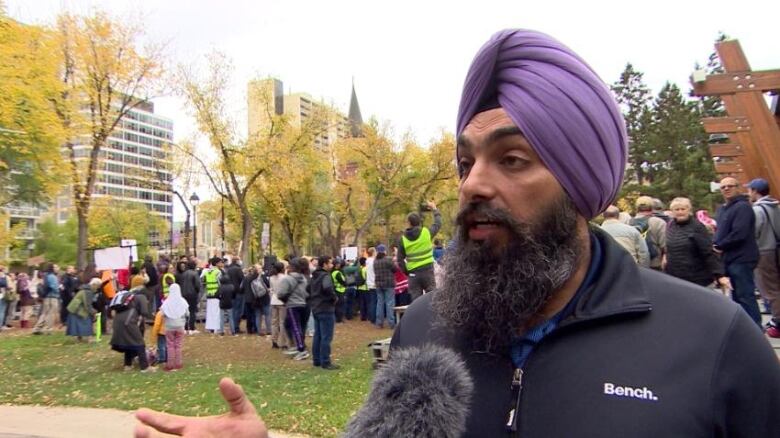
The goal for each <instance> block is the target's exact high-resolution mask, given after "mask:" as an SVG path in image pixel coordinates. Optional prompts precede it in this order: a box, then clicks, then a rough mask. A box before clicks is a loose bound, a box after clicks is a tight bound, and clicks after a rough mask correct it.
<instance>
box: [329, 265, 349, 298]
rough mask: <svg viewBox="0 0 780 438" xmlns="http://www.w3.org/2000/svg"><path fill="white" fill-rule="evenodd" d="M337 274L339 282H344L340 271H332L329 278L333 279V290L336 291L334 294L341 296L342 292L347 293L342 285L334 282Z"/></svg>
mask: <svg viewBox="0 0 780 438" xmlns="http://www.w3.org/2000/svg"><path fill="white" fill-rule="evenodd" d="M339 274H341V280H342V281H344V274H343V273H342V272H341V271H339V270H333V271H332V272H331V273H330V278H332V279H333V289H335V290H336V293H337V294H343V293H344V292H346V291H347V287H346V286H344V285H343V284H341V283H339V282H338V281H336V277H338V276H339Z"/></svg>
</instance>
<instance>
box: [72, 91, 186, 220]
mask: <svg viewBox="0 0 780 438" xmlns="http://www.w3.org/2000/svg"><path fill="white" fill-rule="evenodd" d="M172 142H173V121H171V119H168V118H165V117H161V116H159V115H157V114H154V104H153V103H151V102H146V103H144V104H142V105H139V106H137V107H135V108H134V109H132V110H130V111H129V112H128V113H127V115H126V116H125V117H124V118H123V119H122V120H121V121H120V123H119V125H118V126H117V129H115V130H114V132H113V133H112V134H111V136H110V137H109V138H108V141H107V142H106V145H105V147H103V148H102V150H101V151H100V161H99V164H98V172H97V182H96V184H95V190H94V192H93V197H95V198H99V197H103V196H110V197H111V198H113V199H116V200H119V201H127V202H136V203H139V204H142V205H144V206H145V207H146V208H147V209H148V210H149V211H150V212H151V213H152V214H155V215H158V216H162V217H164V218H165V219H166V220H169V221H170V218H171V217H172V215H173V192H172V189H171V180H172V178H171V173H170V165H171V163H170V149H171V143H172ZM91 149H92V147H91V146H90V145H89V144H81V145H77V146H76V147H75V151H76V157H77V159H78V158H82V157H83V158H84V159H86V158H87V157H88V156H89V153H90V151H91ZM57 218H58V220H60V221H62V220H67V215H66V214H58V216H57Z"/></svg>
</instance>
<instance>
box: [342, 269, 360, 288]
mask: <svg viewBox="0 0 780 438" xmlns="http://www.w3.org/2000/svg"><path fill="white" fill-rule="evenodd" d="M356 274H357V272H356V271H350V272H349V274H347V275H345V276H344V278H345V280H344V283H345V284H346V285H347V287H352V286H357V285H358V284H357V277H358V275H356Z"/></svg>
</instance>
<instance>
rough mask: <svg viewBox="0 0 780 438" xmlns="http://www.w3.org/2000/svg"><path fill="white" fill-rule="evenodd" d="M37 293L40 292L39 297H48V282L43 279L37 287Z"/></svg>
mask: <svg viewBox="0 0 780 438" xmlns="http://www.w3.org/2000/svg"><path fill="white" fill-rule="evenodd" d="M35 293H36V294H38V298H46V295H48V294H49V288H48V287H46V284H45V283H44V282H43V281H41V282H39V283H38V285H37V286H36V287H35Z"/></svg>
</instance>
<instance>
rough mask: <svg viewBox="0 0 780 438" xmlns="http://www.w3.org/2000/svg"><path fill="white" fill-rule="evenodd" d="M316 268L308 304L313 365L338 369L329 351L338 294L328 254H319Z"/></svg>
mask: <svg viewBox="0 0 780 438" xmlns="http://www.w3.org/2000/svg"><path fill="white" fill-rule="evenodd" d="M317 265H318V268H317V270H316V271H314V273H313V274H312V276H311V287H310V290H311V294H310V295H309V299H308V301H309V306H310V307H311V312H312V315H313V316H314V338H313V339H312V359H313V364H314V366H315V367H321V368H322V369H325V370H335V369H338V368H339V367H338V365H335V364H333V363H332V362H331V357H330V351H331V343H332V342H333V332H334V328H335V325H336V308H335V306H336V303H337V302H338V296H337V295H336V289H335V287H334V285H333V277H332V276H331V274H330V271H331V270H332V269H334V265H333V262H332V261H331V258H330V257H329V256H320V257H319V263H318V264H317Z"/></svg>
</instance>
